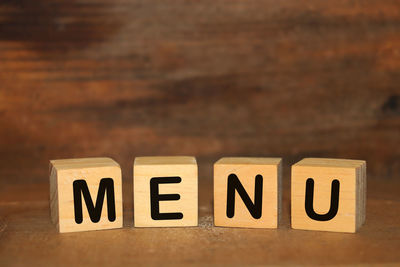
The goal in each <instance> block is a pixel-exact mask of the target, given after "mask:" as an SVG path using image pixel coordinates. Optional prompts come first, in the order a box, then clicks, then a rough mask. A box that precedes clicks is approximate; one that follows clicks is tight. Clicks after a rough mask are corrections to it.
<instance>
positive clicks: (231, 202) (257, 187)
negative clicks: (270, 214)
mask: <svg viewBox="0 0 400 267" xmlns="http://www.w3.org/2000/svg"><path fill="white" fill-rule="evenodd" d="M235 190H237V192H238V193H239V196H240V197H241V198H242V200H243V202H244V204H245V205H246V207H247V209H248V210H249V211H250V214H251V216H253V218H254V219H260V218H261V211H262V191H263V177H262V176H261V175H260V174H258V175H257V176H256V179H255V183H254V204H253V202H252V201H251V199H250V197H249V195H248V194H247V192H246V190H244V188H243V185H242V184H241V183H240V181H239V179H238V177H237V176H236V175H235V174H233V173H232V174H230V175H229V176H228V190H227V192H228V193H227V199H226V216H228V218H232V217H233V216H234V215H235Z"/></svg>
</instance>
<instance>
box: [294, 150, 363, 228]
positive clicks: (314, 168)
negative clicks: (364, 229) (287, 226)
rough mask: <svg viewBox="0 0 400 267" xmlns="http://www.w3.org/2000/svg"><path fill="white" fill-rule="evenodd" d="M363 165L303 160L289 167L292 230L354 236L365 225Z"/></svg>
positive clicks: (334, 160)
mask: <svg viewBox="0 0 400 267" xmlns="http://www.w3.org/2000/svg"><path fill="white" fill-rule="evenodd" d="M366 186H367V180H366V162H365V161H362V160H346V159H324V158H305V159H303V160H301V161H299V162H298V163H296V164H294V165H293V166H292V228H294V229H304V230H320V231H333V232H348V233H354V232H356V231H357V230H358V229H359V228H360V226H361V225H362V224H363V223H364V221H365V205H366Z"/></svg>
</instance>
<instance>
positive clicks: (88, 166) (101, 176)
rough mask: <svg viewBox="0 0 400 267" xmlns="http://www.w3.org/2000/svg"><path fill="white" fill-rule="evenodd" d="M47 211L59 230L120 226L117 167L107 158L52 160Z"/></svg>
mask: <svg viewBox="0 0 400 267" xmlns="http://www.w3.org/2000/svg"><path fill="white" fill-rule="evenodd" d="M99 196H100V197H99ZM50 210H51V219H52V221H53V223H55V224H56V225H57V228H58V230H59V232H60V233H64V232H78V231H88V230H102V229H112V228H121V227H122V225H123V216H122V180H121V168H120V166H119V165H118V163H117V162H115V161H114V160H112V159H110V158H81V159H61V160H51V161H50Z"/></svg>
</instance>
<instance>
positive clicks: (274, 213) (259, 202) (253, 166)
mask: <svg viewBox="0 0 400 267" xmlns="http://www.w3.org/2000/svg"><path fill="white" fill-rule="evenodd" d="M281 161H282V160H281V158H222V159H220V160H219V161H217V162H216V163H215V164H214V224H215V226H226V227H248V228H277V227H278V223H279V216H280V207H281V180H282V179H281V175H282V171H281V169H282V166H281Z"/></svg>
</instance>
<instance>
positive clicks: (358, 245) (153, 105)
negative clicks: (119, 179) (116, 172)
mask: <svg viewBox="0 0 400 267" xmlns="http://www.w3.org/2000/svg"><path fill="white" fill-rule="evenodd" d="M143 155H193V156H196V157H197V159H198V162H199V164H200V165H199V166H200V177H199V179H200V202H199V203H200V226H201V227H200V228H199V229H191V230H185V231H184V232H182V231H183V230H182V229H180V230H181V231H180V230H179V229H177V230H175V229H168V230H164V231H161V230H156V229H153V230H147V231H140V230H137V229H134V228H125V229H122V230H120V231H118V230H115V231H114V232H106V233H104V232H102V233H100V234H98V233H82V234H79V235H70V236H60V235H57V233H56V232H55V228H54V226H52V225H51V223H50V220H49V216H48V162H49V160H50V159H59V158H71V157H89V156H110V157H113V158H114V159H116V160H117V161H118V162H119V163H120V164H121V166H122V169H123V177H124V183H125V186H124V206H125V211H126V213H125V215H126V218H125V224H126V225H128V226H132V208H131V207H132V190H131V183H132V176H131V175H132V163H133V159H134V157H135V156H143ZM222 156H281V157H283V158H284V162H285V168H284V184H285V193H284V203H285V205H284V222H283V226H282V225H281V226H280V227H281V228H280V230H278V231H272V232H271V231H270V232H268V231H267V232H265V231H262V230H259V231H252V230H249V231H246V230H239V229H217V228H213V227H212V216H211V215H212V187H211V185H212V184H211V181H212V164H213V162H215V161H216V160H217V159H219V158H220V157H222ZM307 156H313V157H337V158H352V159H365V160H367V162H368V176H369V192H368V197H369V198H368V207H367V224H366V226H365V227H364V228H362V230H361V233H360V234H359V235H353V236H348V235H347V236H344V235H340V234H337V235H335V234H323V233H315V232H314V233H313V232H311V233H304V232H303V231H291V230H290V223H289V212H290V207H289V194H288V189H289V187H288V184H289V183H288V181H289V179H290V171H289V170H290V169H289V166H290V164H291V163H294V162H295V161H297V160H300V159H301V158H303V157H307ZM399 159H400V1H399V0H385V1H382V0H362V1H361V0H360V1H356V0H337V1H318V0H308V1H305V0H285V1H276V0H267V1H264V0H258V1H245V0H203V1H199V0H190V1H189V0H186V1H184V0H176V1H171V0H159V1H155V0H146V1H140V0H35V1H32V0H1V1H0V265H3V266H6V265H9V264H12V265H22V266H26V265H27V264H28V263H29V264H33V265H40V266H43V265H53V266H55V265H67V266H68V265H69V266H72V265H76V264H82V265H86V266H87V265H95V266H98V264H101V263H103V264H105V263H107V262H108V263H114V264H116V263H117V262H115V258H118V259H119V264H123V263H125V264H132V263H133V262H135V261H136V263H141V264H148V263H149V261H150V262H153V263H165V262H162V257H161V258H160V257H158V256H160V254H157V253H159V252H160V251H161V255H162V256H163V257H164V258H165V259H169V260H171V263H178V262H180V263H182V262H186V263H195V262H197V263H199V262H200V263H201V262H202V261H203V263H207V262H208V263H214V264H215V263H217V264H223V263H236V264H240V263H243V264H246V263H247V264H249V263H255V264H265V263H271V264H277V263H282V262H286V263H289V264H293V263H312V262H313V263H314V264H327V263H328V264H334V263H341V264H343V263H347V264H355V263H368V264H373V263H383V262H385V263H394V262H399V261H400V258H399V254H398V253H397V252H398V249H399V244H400V243H398V240H399V239H400V230H399V227H398V226H399V225H400V216H399V214H400V213H399V212H398V211H399V210H398V209H399V208H398V207H399V203H400V199H399V197H398V192H399V189H400V180H399V179H398V178H399V173H400V161H399ZM126 185H128V186H126ZM176 236H179V237H180V238H179V239H177V238H175V237H176ZM160 237H162V238H163V239H160ZM104 240H105V241H104ZM155 240H156V242H155ZM343 240H345V241H343ZM28 241H29V244H30V245H29V246H28V245H27V242H28ZM103 241H104V242H105V243H102V242H103ZM154 242H155V243H154ZM173 242H175V244H178V245H177V247H174V248H171V247H170V244H171V243H173ZM344 243H345V244H344ZM110 244H112V246H110ZM127 244H129V245H128V246H127ZM153 244H156V245H153ZM304 244H308V246H304ZM321 244H322V245H321ZM93 247H95V248H96V249H95V250H93V249H92V250H90V249H88V248H93ZM78 248H79V249H82V250H83V251H86V252H85V253H86V255H88V257H86V258H82V255H81V254H79V253H78V251H77V249H78ZM177 248H179V249H180V251H182V254H179V253H178V254H177V253H176V251H175V250H174V249H177ZM264 248H268V249H267V250H265V249H264ZM139 251H140V253H139ZM315 251H316V252H317V253H314V252H315ZM327 251H329V252H331V251H335V252H337V253H336V254H333V253H332V254H329V255H328V254H327V253H326V252H327ZM313 253H314V254H313ZM157 255H158V256H157ZM107 257H108V258H107Z"/></svg>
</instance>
